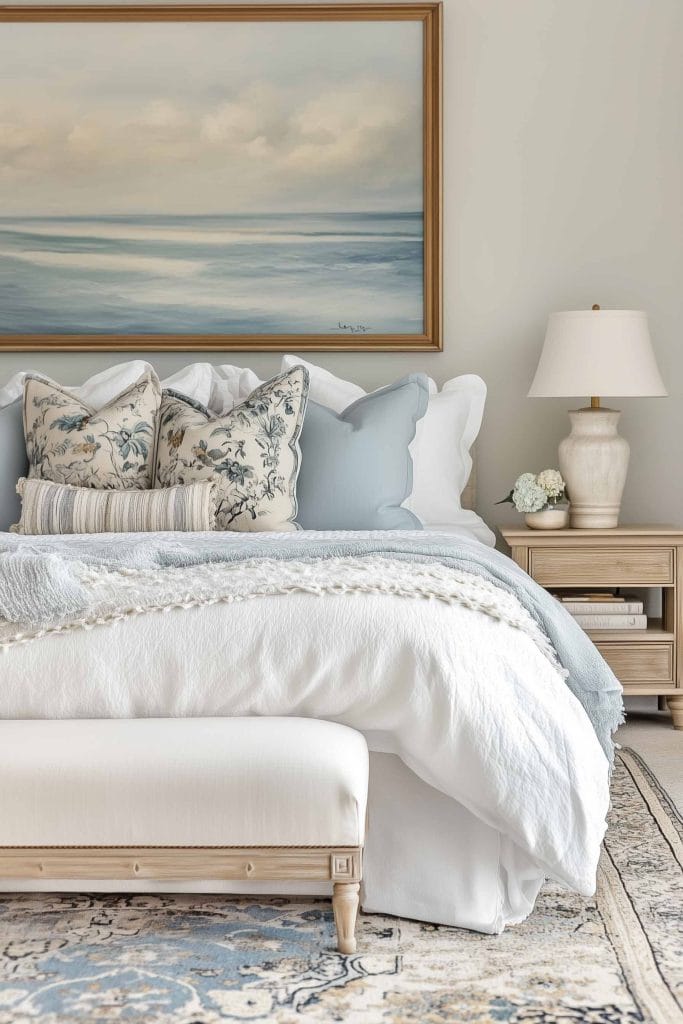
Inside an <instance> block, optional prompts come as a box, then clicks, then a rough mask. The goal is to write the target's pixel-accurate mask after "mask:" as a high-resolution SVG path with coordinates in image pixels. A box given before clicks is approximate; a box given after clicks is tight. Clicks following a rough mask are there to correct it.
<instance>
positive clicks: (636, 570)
mask: <svg viewBox="0 0 683 1024" xmlns="http://www.w3.org/2000/svg"><path fill="white" fill-rule="evenodd" d="M529 572H530V575H531V576H533V578H534V579H535V580H536V582H537V583H540V584H541V586H544V587H571V586H579V587H584V586H597V587H621V586H627V585H628V586H634V587H643V586H647V585H650V584H651V585H653V586H663V585H667V584H668V585H671V584H673V582H674V550H673V548H606V547H601V548H595V549H591V548H582V549H581V550H580V551H577V550H573V549H572V548H571V547H565V548H532V549H531V550H530V552H529Z"/></svg>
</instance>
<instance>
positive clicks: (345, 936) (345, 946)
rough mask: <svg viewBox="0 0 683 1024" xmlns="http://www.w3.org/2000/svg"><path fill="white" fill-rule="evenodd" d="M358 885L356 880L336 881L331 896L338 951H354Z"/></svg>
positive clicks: (347, 952) (358, 898)
mask: <svg viewBox="0 0 683 1024" xmlns="http://www.w3.org/2000/svg"><path fill="white" fill-rule="evenodd" d="M359 892H360V886H359V885H358V883H357V882H355V883H352V884H350V885H348V884H340V883H337V884H336V885H335V887H334V895H333V896H332V910H333V911H334V923H335V926H336V929H337V948H338V949H339V952H340V953H346V954H350V953H355V952H356V937H355V932H356V917H357V915H358V906H359V903H360V897H359Z"/></svg>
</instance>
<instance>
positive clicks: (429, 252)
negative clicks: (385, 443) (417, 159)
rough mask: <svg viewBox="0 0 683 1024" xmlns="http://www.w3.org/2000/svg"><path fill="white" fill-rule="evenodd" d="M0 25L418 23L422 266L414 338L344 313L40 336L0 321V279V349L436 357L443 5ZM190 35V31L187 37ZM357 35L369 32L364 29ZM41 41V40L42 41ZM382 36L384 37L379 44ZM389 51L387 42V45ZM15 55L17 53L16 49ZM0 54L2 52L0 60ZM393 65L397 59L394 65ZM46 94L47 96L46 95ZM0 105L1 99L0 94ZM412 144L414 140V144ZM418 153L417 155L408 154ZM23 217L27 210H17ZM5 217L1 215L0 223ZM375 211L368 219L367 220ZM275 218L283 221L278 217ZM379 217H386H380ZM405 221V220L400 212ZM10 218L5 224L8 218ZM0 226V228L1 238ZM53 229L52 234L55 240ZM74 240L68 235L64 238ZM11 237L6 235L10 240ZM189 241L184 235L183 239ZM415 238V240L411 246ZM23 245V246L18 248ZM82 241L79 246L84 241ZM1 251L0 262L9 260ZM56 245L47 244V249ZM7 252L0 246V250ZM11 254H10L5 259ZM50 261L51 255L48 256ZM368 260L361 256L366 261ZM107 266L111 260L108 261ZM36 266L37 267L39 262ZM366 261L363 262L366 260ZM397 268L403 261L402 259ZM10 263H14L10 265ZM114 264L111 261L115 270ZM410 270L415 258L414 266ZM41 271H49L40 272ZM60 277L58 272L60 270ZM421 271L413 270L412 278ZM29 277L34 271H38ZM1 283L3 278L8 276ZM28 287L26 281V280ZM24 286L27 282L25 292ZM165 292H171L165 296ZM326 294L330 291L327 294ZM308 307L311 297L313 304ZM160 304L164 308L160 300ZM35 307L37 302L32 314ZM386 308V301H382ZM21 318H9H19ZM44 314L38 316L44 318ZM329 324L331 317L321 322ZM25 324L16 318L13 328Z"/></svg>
mask: <svg viewBox="0 0 683 1024" xmlns="http://www.w3.org/2000/svg"><path fill="white" fill-rule="evenodd" d="M0 22H1V23H4V24H8V23H22V24H24V25H25V24H27V23H29V24H42V25H49V24H54V23H65V22H66V23H74V24H88V25H95V26H99V25H102V26H104V25H105V24H106V23H112V24H113V23H120V22H129V23H135V24H140V23H152V24H155V25H157V24H162V23H168V22H182V23H187V24H188V25H190V24H192V25H196V24H197V23H202V22H232V23H244V22H253V23H264V22H279V23H282V22H295V23H301V22H307V23H314V22H315V23H330V22H337V23H343V22H345V23H348V22H358V23H370V22H375V23H392V22H411V23H414V22H417V23H419V25H420V26H421V38H422V53H421V81H422V105H421V111H422V115H421V146H422V162H421V173H422V180H421V195H422V210H421V211H420V214H421V224H420V230H421V232H422V233H421V236H418V235H416V236H415V239H417V244H414V245H413V249H414V251H416V252H417V251H418V246H419V250H420V251H421V257H422V259H421V267H418V268H417V269H414V270H413V277H414V280H415V281H416V282H417V283H415V284H414V290H415V294H417V289H418V285H419V281H421V284H422V298H421V306H420V312H421V316H420V317H412V318H411V319H412V320H414V321H415V322H416V323H417V324H418V325H419V327H418V329H416V330H415V332H412V331H406V330H397V329H395V328H394V329H387V330H377V331H375V330H374V328H373V325H369V326H368V325H364V324H362V323H359V324H357V323H356V322H355V321H354V320H353V318H352V319H350V320H349V319H348V318H347V317H346V315H344V316H343V317H340V318H337V322H336V325H335V326H334V328H333V327H332V326H331V327H330V328H329V329H328V328H325V330H322V329H316V328H313V329H312V330H311V331H310V332H309V331H307V330H304V331H299V330H298V328H297V329H296V330H292V331H291V332H288V333H279V332H274V331H272V330H270V331H269V330H267V329H266V330H264V331H263V333H261V332H259V331H251V330H244V329H241V330H240V329H237V330H230V331H229V332H223V331H217V332H216V331H213V330H207V329H206V328H204V327H202V329H201V330H197V331H192V330H185V329H183V330H182V331H181V332H179V333H175V332H174V331H170V330H165V329H159V330H156V329H155V330H152V331H150V330H147V329H142V330H141V329H136V327H135V324H133V327H132V328H131V330H130V331H128V330H120V329H119V330H116V331H113V332H112V333H110V332H109V331H108V329H107V328H106V326H105V327H102V326H100V327H98V328H97V329H96V330H94V331H90V332H89V331H88V330H87V329H86V330H78V331H76V332H74V333H71V332H70V331H69V330H66V329H64V330H58V331H56V332H55V333H51V331H50V330H49V329H45V326H44V325H43V326H41V327H39V328H38V329H35V330H34V329H32V328H30V327H26V328H25V329H24V328H22V327H19V328H18V327H17V324H16V322H15V323H14V325H12V323H10V326H9V329H8V327H7V325H8V320H7V319H5V322H4V323H3V319H4V316H8V314H7V308H8V307H7V304H5V307H4V308H5V311H6V312H5V314H4V316H3V302H2V290H1V287H2V277H0V351H5V352H8V351H60V352H66V351H132V350H143V351H172V350H176V351H177V350H194V351H231V350H232V351H234V350H240V351H245V350H246V351H261V352H268V351H282V350H287V349H292V348H295V349H297V350H298V351H306V350H309V351H316V350H317V351H320V350H327V351H375V352H376V351H421V352H428V351H439V350H441V348H442V309H441V306H442V251H441V250H442V198H441V192H442V170H441V164H442V125H441V120H442V97H441V93H442V89H441V74H442V60H441V46H442V39H441V36H442V32H441V25H442V7H441V3H433V2H426V3H405V4H401V3H358V4H346V3H330V4H319V3H318V4H316V3H312V4H253V5H252V4H215V5H213V4H212V5H208V4H201V5H185V4H178V5H175V4H174V5H165V4H164V5H162V4H159V5H154V4H153V5H149V6H142V5H120V6H119V5H116V6H114V5H104V4H103V5H96V6H82V5H65V6H61V5H60V6H47V5H40V6H38V5H30V6H29V5H26V6H0ZM193 31H194V30H193ZM365 31H366V32H367V26H366V29H365ZM43 38H44V37H43ZM387 39H388V37H387ZM387 45H390V40H389V39H388V42H387ZM15 50H16V48H15ZM0 56H1V54H0ZM395 63H396V66H397V67H398V66H399V60H398V58H397V59H396V62H395ZM48 91H49V90H48ZM0 99H1V96H0ZM418 142H419V140H418ZM416 152H417V149H416ZM22 213H25V210H24V211H22ZM2 215H3V211H2V210H1V209H0V218H1V217H2ZM373 215H374V214H370V216H373ZM283 216H286V214H284V215H283ZM386 216H389V215H388V214H386ZM405 216H407V214H406V215H405ZM7 219H9V218H7ZM1 230H2V223H1V222H0V231H1ZM22 230H23V231H24V236H25V237H32V236H31V235H30V232H31V225H30V224H29V227H28V228H26V226H24V227H23V228H22ZM54 233H55V232H54V230H53V235H54ZM72 234H73V232H72ZM13 237H14V236H13ZM188 237H189V236H188ZM415 239H413V243H415ZM22 244H23V245H24V247H25V246H26V245H28V244H29V243H28V242H23V243H22ZM84 244H85V243H84ZM2 248H3V247H0V257H2V256H3V255H7V253H6V251H5V252H4V253H3V251H1V250H2ZM53 248H54V246H53ZM4 249H5V250H6V247H4ZM12 255H13V254H12V253H10V256H12ZM62 255H63V254H62V253H57V254H56V255H55V254H54V253H52V254H48V255H45V252H44V251H43V250H37V251H31V252H30V253H28V255H27V253H26V251H25V248H24V249H22V250H21V251H20V252H19V253H18V255H17V254H16V253H15V254H14V255H13V258H15V259H16V260H18V261H19V263H18V264H17V265H18V267H19V269H18V270H17V272H16V273H17V275H18V277H19V275H20V274H21V273H23V274H25V275H28V274H29V273H30V272H31V271H30V269H29V270H27V269H26V267H27V261H28V263H29V264H30V262H31V260H34V262H35V263H36V264H37V265H38V266H39V268H40V272H41V273H42V272H43V271H45V272H46V273H56V271H55V263H56V262H58V258H59V257H60V256H62ZM87 255H88V252H87V250H83V251H82V252H81V257H82V260H81V266H83V268H84V273H85V272H87V271H88V267H87V266H85V265H84V264H83V260H86V259H87ZM77 256H78V254H76V256H73V255H70V256H69V257H68V258H69V259H70V260H71V263H70V264H68V265H67V270H68V267H69V266H71V267H73V266H74V265H78V259H77ZM48 257H49V258H48ZM97 259H100V260H101V261H103V262H102V265H103V266H104V267H105V269H107V270H109V269H111V264H112V261H113V260H115V259H116V257H114V256H109V257H107V256H106V255H99V256H96V257H95V265H97ZM145 259H149V257H147V256H142V257H138V263H137V264H134V265H135V266H137V265H139V266H142V267H143V269H146V268H147V266H148V265H149V266H152V264H145V263H144V260H145ZM368 259H369V258H368ZM107 260H109V262H106V261H107ZM41 261H42V262H41ZM369 262H370V260H369ZM404 264H405V260H404ZM12 265H13V264H12ZM114 265H115V267H116V264H114ZM415 265H416V267H417V261H415ZM46 268H47V270H46ZM58 270H59V272H65V271H64V268H63V267H62V266H61V265H60V267H59V268H58ZM420 271H421V273H420ZM36 273H37V272H36ZM6 279H7V278H6ZM26 280H28V278H26ZM27 287H28V285H27ZM267 290H268V282H267V281H264V292H265V291H267ZM171 292H172V289H171ZM328 292H329V288H328ZM312 301H314V300H312ZM162 304H163V303H162ZM31 308H36V309H38V305H37V304H36V305H35V306H34V307H31ZM387 308H389V301H388V300H387ZM20 315H21V312H19V313H16V316H17V317H19V316H20ZM41 315H44V316H46V315H47V313H46V312H45V310H43V312H42V314H41ZM329 319H331V318H329ZM21 323H23V321H21Z"/></svg>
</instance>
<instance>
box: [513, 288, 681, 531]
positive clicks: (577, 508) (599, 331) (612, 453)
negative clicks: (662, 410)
mask: <svg viewBox="0 0 683 1024" xmlns="http://www.w3.org/2000/svg"><path fill="white" fill-rule="evenodd" d="M581 395H590V396H591V404H590V408H583V409H577V410H575V411H573V412H570V413H569V418H570V420H571V425H572V429H571V433H570V435H569V437H566V438H565V439H564V441H562V442H561V443H560V448H559V456H560V472H561V473H562V476H563V477H564V479H565V483H566V485H567V494H568V496H569V501H570V525H571V526H573V527H577V528H579V529H584V530H586V529H609V528H610V527H614V526H617V525H618V523H619V507H620V505H621V496H622V493H623V490H624V484H625V482H626V472H627V470H628V459H629V446H628V442H627V441H625V440H624V438H623V437H620V436H619V434H618V433H617V423H618V421H619V416H620V415H621V413H620V412H618V411H617V410H616V409H606V408H603V407H602V406H601V404H600V399H601V397H605V396H619V397H621V398H630V397H633V396H662V395H666V389H665V387H664V384H663V383H662V378H661V376H660V374H659V370H658V368H657V362H656V360H655V354H654V351H653V349H652V342H651V340H650V332H649V330H648V325H647V315H646V314H645V313H641V312H638V311H636V310H631V309H600V307H599V306H593V309H592V310H590V309H586V310H576V311H573V312H569V313H551V314H550V316H549V318H548V328H547V330H546V335H545V341H544V342H543V349H542V351H541V357H540V359H539V361H538V368H537V370H536V376H535V377H534V380H533V383H532V385H531V388H530V389H529V397H531V398H571V397H575V396H581ZM598 396H599V397H598Z"/></svg>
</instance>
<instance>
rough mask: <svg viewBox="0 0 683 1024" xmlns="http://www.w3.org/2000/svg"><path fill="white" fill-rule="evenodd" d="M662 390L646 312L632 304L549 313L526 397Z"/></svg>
mask: <svg viewBox="0 0 683 1024" xmlns="http://www.w3.org/2000/svg"><path fill="white" fill-rule="evenodd" d="M581 395H598V396H605V397H610V396H611V397H619V398H629V397H632V396H637V395H642V396H646V395H652V396H658V395H659V396H661V395H666V388H665V387H664V383H663V381H662V378H661V376H660V374H659V369H658V368H657V361H656V359H655V354H654V351H653V349H652V342H651V340H650V331H649V329H648V325H647V314H646V313H642V312H639V311H638V310H632V309H598V310H592V309H586V310H576V311H573V312H569V313H551V314H550V316H549V318H548V328H547V330H546V335H545V341H544V343H543V349H542V351H541V358H540V359H539V361H538V368H537V370H536V376H535V377H534V380H533V383H532V385H531V388H530V390H529V397H531V398H564V397H566V398H571V397H575V396H581Z"/></svg>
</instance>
